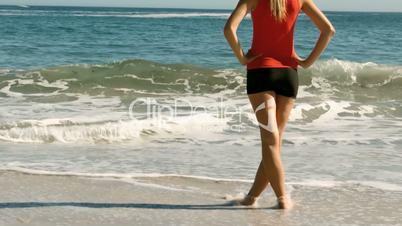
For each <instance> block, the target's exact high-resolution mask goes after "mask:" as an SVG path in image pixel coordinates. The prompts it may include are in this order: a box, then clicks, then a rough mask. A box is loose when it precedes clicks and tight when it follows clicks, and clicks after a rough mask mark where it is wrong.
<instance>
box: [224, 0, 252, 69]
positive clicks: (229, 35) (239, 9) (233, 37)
mask: <svg viewBox="0 0 402 226" xmlns="http://www.w3.org/2000/svg"><path fill="white" fill-rule="evenodd" d="M255 2H256V0H239V3H238V4H237V6H236V8H235V9H234V10H233V12H232V14H231V15H230V17H229V19H228V20H227V22H226V25H225V28H224V34H225V38H226V40H227V41H228V43H229V45H230V47H231V48H232V50H233V52H234V54H235V55H236V57H237V59H238V60H239V62H240V63H241V64H242V65H246V64H247V63H249V62H251V61H253V60H255V59H256V58H258V57H259V56H260V55H258V56H252V55H251V54H247V55H245V54H244V52H243V49H242V48H241V46H240V42H239V39H238V38H237V34H236V33H237V29H238V28H239V25H240V23H241V21H242V20H243V19H244V17H245V16H246V15H247V13H248V12H249V11H251V9H252V8H253V5H254V3H255Z"/></svg>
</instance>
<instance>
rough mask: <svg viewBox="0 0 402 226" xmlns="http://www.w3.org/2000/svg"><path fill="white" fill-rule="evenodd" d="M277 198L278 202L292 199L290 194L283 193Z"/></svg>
mask: <svg viewBox="0 0 402 226" xmlns="http://www.w3.org/2000/svg"><path fill="white" fill-rule="evenodd" d="M277 200H278V202H286V201H289V200H290V196H289V195H282V196H279V197H278V198H277Z"/></svg>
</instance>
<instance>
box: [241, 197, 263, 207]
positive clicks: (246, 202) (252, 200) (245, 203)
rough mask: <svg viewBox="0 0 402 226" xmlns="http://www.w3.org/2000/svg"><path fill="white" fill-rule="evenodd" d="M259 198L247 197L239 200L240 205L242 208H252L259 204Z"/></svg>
mask: <svg viewBox="0 0 402 226" xmlns="http://www.w3.org/2000/svg"><path fill="white" fill-rule="evenodd" d="M257 199H258V197H255V196H251V195H246V196H245V197H244V198H243V199H241V200H238V203H239V204H240V205H242V206H252V205H254V204H255V203H256V202H257Z"/></svg>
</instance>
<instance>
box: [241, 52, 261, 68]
mask: <svg viewBox="0 0 402 226" xmlns="http://www.w3.org/2000/svg"><path fill="white" fill-rule="evenodd" d="M242 52H243V51H242ZM261 56H262V54H258V55H255V54H253V53H252V52H251V51H248V52H247V54H244V52H243V54H242V56H241V57H240V59H239V62H240V63H241V64H242V65H247V64H248V63H251V62H253V61H254V60H256V59H257V58H259V57H261Z"/></svg>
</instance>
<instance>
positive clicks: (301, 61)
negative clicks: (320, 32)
mask: <svg viewBox="0 0 402 226" xmlns="http://www.w3.org/2000/svg"><path fill="white" fill-rule="evenodd" d="M294 58H295V60H296V62H297V64H298V65H299V66H301V67H302V68H305V69H306V68H309V67H310V66H311V65H312V64H311V63H310V62H309V61H307V60H304V59H302V58H300V57H299V55H297V53H295V55H294Z"/></svg>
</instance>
